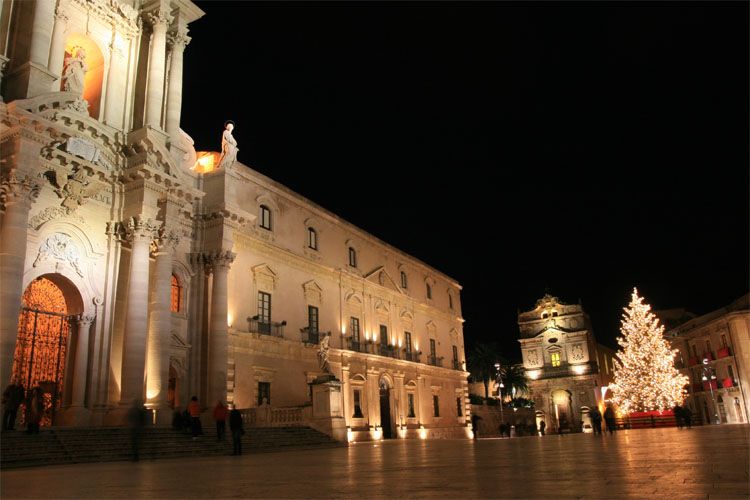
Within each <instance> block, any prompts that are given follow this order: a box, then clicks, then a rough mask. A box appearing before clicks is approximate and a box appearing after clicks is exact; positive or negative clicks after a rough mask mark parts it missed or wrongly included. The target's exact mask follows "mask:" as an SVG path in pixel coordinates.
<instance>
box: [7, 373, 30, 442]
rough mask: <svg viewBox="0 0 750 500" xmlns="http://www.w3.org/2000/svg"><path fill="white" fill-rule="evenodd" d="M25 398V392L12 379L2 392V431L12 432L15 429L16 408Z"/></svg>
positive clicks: (16, 380) (18, 383)
mask: <svg viewBox="0 0 750 500" xmlns="http://www.w3.org/2000/svg"><path fill="white" fill-rule="evenodd" d="M25 397H26V391H25V390H24V389H23V386H22V385H21V382H19V381H18V379H14V380H13V382H12V383H11V384H10V385H9V386H8V387H6V388H5V391H3V430H4V431H12V430H15V428H16V415H18V408H19V407H20V406H21V403H23V400H24V398H25Z"/></svg>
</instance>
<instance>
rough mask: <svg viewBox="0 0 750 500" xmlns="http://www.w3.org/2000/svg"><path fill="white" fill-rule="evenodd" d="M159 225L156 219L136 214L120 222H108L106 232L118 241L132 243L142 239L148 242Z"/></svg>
mask: <svg viewBox="0 0 750 500" xmlns="http://www.w3.org/2000/svg"><path fill="white" fill-rule="evenodd" d="M160 225H161V224H160V223H159V222H158V221H154V220H153V219H149V218H143V217H141V216H140V215H136V216H134V217H130V218H129V219H127V220H124V221H122V222H116V223H114V224H113V223H111V222H110V223H108V224H107V234H114V235H115V237H117V238H118V239H119V240H120V242H126V241H127V242H130V243H134V242H137V241H144V240H147V241H149V242H150V241H151V240H152V239H153V238H154V237H155V236H157V235H158V233H157V231H158V230H159V227H160Z"/></svg>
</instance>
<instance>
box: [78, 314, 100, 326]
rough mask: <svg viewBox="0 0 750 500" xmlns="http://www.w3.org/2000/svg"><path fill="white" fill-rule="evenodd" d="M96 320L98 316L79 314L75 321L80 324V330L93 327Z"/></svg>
mask: <svg viewBox="0 0 750 500" xmlns="http://www.w3.org/2000/svg"><path fill="white" fill-rule="evenodd" d="M95 319H96V316H95V315H93V314H79V315H78V316H76V317H75V321H76V323H78V328H86V327H88V326H91V323H93V322H94V320H95Z"/></svg>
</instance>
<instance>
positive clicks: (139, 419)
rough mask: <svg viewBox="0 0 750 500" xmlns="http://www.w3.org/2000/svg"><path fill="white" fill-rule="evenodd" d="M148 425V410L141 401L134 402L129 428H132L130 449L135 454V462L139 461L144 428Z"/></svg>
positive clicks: (129, 413) (129, 416)
mask: <svg viewBox="0 0 750 500" xmlns="http://www.w3.org/2000/svg"><path fill="white" fill-rule="evenodd" d="M145 425H146V408H145V407H144V406H143V402H142V401H141V400H140V399H137V398H136V399H135V400H134V401H133V406H131V407H130V409H129V410H128V426H129V427H130V447H131V451H132V453H133V459H132V460H133V462H137V461H138V460H139V458H140V457H139V453H138V452H139V449H140V446H141V437H142V435H143V427H144V426H145Z"/></svg>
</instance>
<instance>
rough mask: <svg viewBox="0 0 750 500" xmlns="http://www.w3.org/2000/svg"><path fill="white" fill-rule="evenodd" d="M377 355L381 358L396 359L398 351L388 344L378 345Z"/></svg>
mask: <svg viewBox="0 0 750 500" xmlns="http://www.w3.org/2000/svg"><path fill="white" fill-rule="evenodd" d="M377 353H378V354H380V355H381V356H387V357H389V358H396V359H398V349H396V347H395V346H392V345H388V344H378V348H377Z"/></svg>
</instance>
